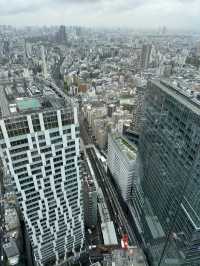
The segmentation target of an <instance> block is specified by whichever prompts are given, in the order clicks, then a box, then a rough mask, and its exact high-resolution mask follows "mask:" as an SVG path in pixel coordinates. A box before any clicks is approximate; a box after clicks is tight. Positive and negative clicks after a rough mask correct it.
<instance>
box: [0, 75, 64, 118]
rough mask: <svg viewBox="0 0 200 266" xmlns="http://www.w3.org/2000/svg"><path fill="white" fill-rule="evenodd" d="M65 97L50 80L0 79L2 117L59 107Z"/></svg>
mask: <svg viewBox="0 0 200 266" xmlns="http://www.w3.org/2000/svg"><path fill="white" fill-rule="evenodd" d="M65 105H66V97H65V96H64V95H63V93H62V91H61V90H60V89H59V88H57V87H56V85H55V84H52V83H51V82H44V81H42V80H37V81H34V82H33V81H28V80H24V79H23V80H20V79H18V80H17V81H10V80H8V81H7V82H5V81H4V82H2V83H1V81H0V113H1V116H2V117H8V116H15V115H19V114H25V113H34V112H38V111H40V110H45V109H52V108H53V109H61V108H63V107H65Z"/></svg>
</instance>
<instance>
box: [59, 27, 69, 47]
mask: <svg viewBox="0 0 200 266" xmlns="http://www.w3.org/2000/svg"><path fill="white" fill-rule="evenodd" d="M57 41H58V42H60V43H63V44H66V41H67V34H66V28H65V26H64V25H61V26H60V27H59V30H58V32H57Z"/></svg>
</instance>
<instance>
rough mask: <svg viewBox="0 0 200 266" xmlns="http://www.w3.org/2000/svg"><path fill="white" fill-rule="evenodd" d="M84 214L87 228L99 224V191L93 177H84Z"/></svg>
mask: <svg viewBox="0 0 200 266" xmlns="http://www.w3.org/2000/svg"><path fill="white" fill-rule="evenodd" d="M84 206H85V208H84V210H85V212H84V214H85V224H86V226H87V227H90V228H92V227H94V226H96V224H97V191H96V188H95V184H94V181H93V179H92V177H91V176H85V177H84Z"/></svg>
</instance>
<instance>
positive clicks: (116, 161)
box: [108, 133, 138, 201]
mask: <svg viewBox="0 0 200 266" xmlns="http://www.w3.org/2000/svg"><path fill="white" fill-rule="evenodd" d="M137 167H138V163H137V148H136V147H135V146H133V145H130V144H129V143H128V141H127V140H126V139H125V138H123V137H122V136H120V135H118V134H115V133H113V134H109V136H108V168H109V170H110V172H111V174H112V176H113V178H114V180H115V182H116V184H117V186H118V188H119V191H120V192H121V195H122V197H123V199H124V200H125V201H128V200H129V199H130V197H131V196H132V195H131V190H132V187H133V183H134V180H135V179H136V178H137Z"/></svg>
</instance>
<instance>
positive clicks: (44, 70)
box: [41, 45, 48, 79]
mask: <svg viewBox="0 0 200 266" xmlns="http://www.w3.org/2000/svg"><path fill="white" fill-rule="evenodd" d="M41 55H42V72H43V76H44V78H45V79H47V77H48V73H47V63H46V57H45V51H44V46H43V45H42V46H41Z"/></svg>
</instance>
